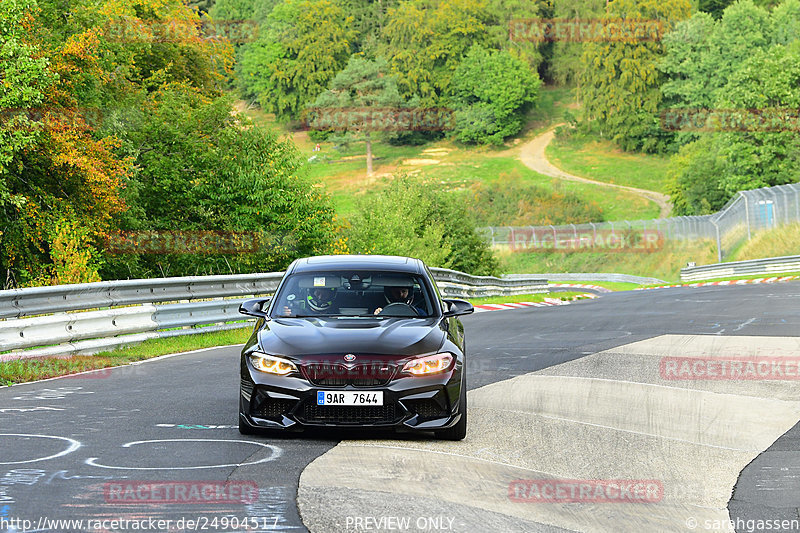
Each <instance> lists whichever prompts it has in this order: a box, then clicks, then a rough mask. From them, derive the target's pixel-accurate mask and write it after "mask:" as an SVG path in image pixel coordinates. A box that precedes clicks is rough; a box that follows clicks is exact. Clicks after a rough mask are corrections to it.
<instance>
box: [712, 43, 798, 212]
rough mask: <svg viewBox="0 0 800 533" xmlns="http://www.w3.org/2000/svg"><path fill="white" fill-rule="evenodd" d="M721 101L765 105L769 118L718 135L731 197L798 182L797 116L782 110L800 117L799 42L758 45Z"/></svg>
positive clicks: (728, 105) (720, 104)
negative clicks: (784, 114)
mask: <svg viewBox="0 0 800 533" xmlns="http://www.w3.org/2000/svg"><path fill="white" fill-rule="evenodd" d="M717 106H718V107H719V108H722V109H731V108H733V109H748V110H764V113H765V115H764V116H765V117H766V119H765V120H763V121H761V120H759V121H758V122H757V123H756V124H754V126H753V128H751V129H752V131H744V132H725V133H721V134H718V135H717V137H716V139H717V141H718V142H719V143H720V144H719V146H720V148H719V150H720V151H721V152H722V153H723V154H724V155H725V157H726V159H727V162H728V167H727V169H726V173H725V175H724V176H725V177H724V180H723V183H724V188H725V192H726V193H727V195H728V196H729V197H730V196H732V195H733V194H735V193H736V192H737V191H741V190H745V189H754V188H758V187H767V186H773V185H783V184H785V183H793V182H795V181H797V177H798V175H800V138H799V137H798V132H797V121H796V119H794V120H792V119H789V120H785V119H783V118H782V113H781V112H780V110H794V116H796V115H797V110H798V109H800V42H796V43H795V44H794V45H792V46H790V47H785V46H782V45H776V46H774V47H772V48H770V49H769V50H768V51H766V52H765V51H760V50H756V51H755V52H754V53H753V54H752V55H751V57H750V58H749V59H748V60H747V61H745V62H744V64H743V65H742V67H741V68H740V69H739V70H738V71H737V72H736V73H735V74H733V75H732V76H731V79H730V81H729V82H728V84H727V85H726V86H725V87H724V88H723V89H722V90H721V91H720V92H719V97H718V99H717ZM775 111H778V113H775ZM790 116H791V115H790Z"/></svg>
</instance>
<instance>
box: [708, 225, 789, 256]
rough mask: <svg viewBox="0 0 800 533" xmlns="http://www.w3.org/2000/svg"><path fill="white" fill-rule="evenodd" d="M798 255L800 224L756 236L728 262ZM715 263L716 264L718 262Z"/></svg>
mask: <svg viewBox="0 0 800 533" xmlns="http://www.w3.org/2000/svg"><path fill="white" fill-rule="evenodd" d="M798 254H800V224H789V225H787V226H783V227H780V228H775V229H773V230H769V231H762V232H758V233H756V234H754V235H753V238H752V240H751V241H750V242H747V243H745V244H744V245H743V246H741V247H740V248H739V249H738V250H737V251H736V253H735V254H734V255H733V256H731V257H728V258H726V260H727V261H745V260H747V259H761V258H763V257H780V256H783V255H798ZM713 262H714V263H716V261H713ZM698 264H701V263H698Z"/></svg>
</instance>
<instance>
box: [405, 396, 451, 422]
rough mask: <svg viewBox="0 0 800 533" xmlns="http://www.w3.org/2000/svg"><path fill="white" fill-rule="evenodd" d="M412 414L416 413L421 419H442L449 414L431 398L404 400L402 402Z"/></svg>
mask: <svg viewBox="0 0 800 533" xmlns="http://www.w3.org/2000/svg"><path fill="white" fill-rule="evenodd" d="M403 403H404V404H405V406H406V408H407V409H408V410H409V411H411V412H412V413H417V414H418V415H419V416H420V417H421V418H442V417H445V416H447V415H448V414H449V413H448V412H447V411H446V410H445V408H444V407H442V406H441V405H440V404H439V402H437V401H436V400H435V399H433V398H428V399H425V400H406V401H404V402H403Z"/></svg>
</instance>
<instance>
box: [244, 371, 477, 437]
mask: <svg viewBox="0 0 800 533" xmlns="http://www.w3.org/2000/svg"><path fill="white" fill-rule="evenodd" d="M462 369H463V364H462V361H461V360H457V361H456V364H455V365H454V367H453V368H452V369H451V370H449V371H447V372H442V373H440V374H434V375H431V376H425V377H418V376H403V377H400V378H397V379H392V380H390V381H388V382H387V383H386V384H385V385H382V386H371V387H362V386H359V387H356V386H353V385H345V386H337V387H331V386H326V385H322V384H314V383H312V382H310V381H309V380H307V379H305V378H304V377H299V376H298V377H287V376H275V375H271V374H267V373H264V372H259V371H257V370H254V369H253V368H252V367H251V366H250V365H249V364H247V363H246V361H244V360H243V361H242V381H241V389H240V390H241V392H240V399H239V404H240V409H239V416H240V417H241V418H242V419H243V421H244V422H245V423H246V424H247V425H248V426H251V427H254V428H263V429H271V430H282V431H283V430H285V431H301V430H303V429H305V428H325V427H331V428H376V429H379V428H383V429H394V430H399V431H414V432H415V431H434V430H440V429H446V428H449V427H451V426H453V425H455V424H456V423H457V422H458V420H459V419H460V416H461V415H460V414H459V409H458V401H459V397H460V393H461V387H462ZM321 390H325V391H358V392H371V391H382V392H383V405H382V406H318V405H317V400H316V398H317V394H316V393H317V391H321Z"/></svg>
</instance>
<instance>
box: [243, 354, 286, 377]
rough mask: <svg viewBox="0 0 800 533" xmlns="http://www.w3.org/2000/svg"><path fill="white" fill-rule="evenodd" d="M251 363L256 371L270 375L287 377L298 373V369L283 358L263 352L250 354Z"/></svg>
mask: <svg viewBox="0 0 800 533" xmlns="http://www.w3.org/2000/svg"><path fill="white" fill-rule="evenodd" d="M250 362H251V363H253V366H254V367H255V369H256V370H259V371H261V372H266V373H268V374H277V375H279V376H286V375H288V374H291V373H292V372H297V367H296V366H295V365H294V363H292V362H291V361H289V360H288V359H284V358H282V357H275V356H274V355H267V354H265V353H261V352H253V353H251V354H250Z"/></svg>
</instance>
